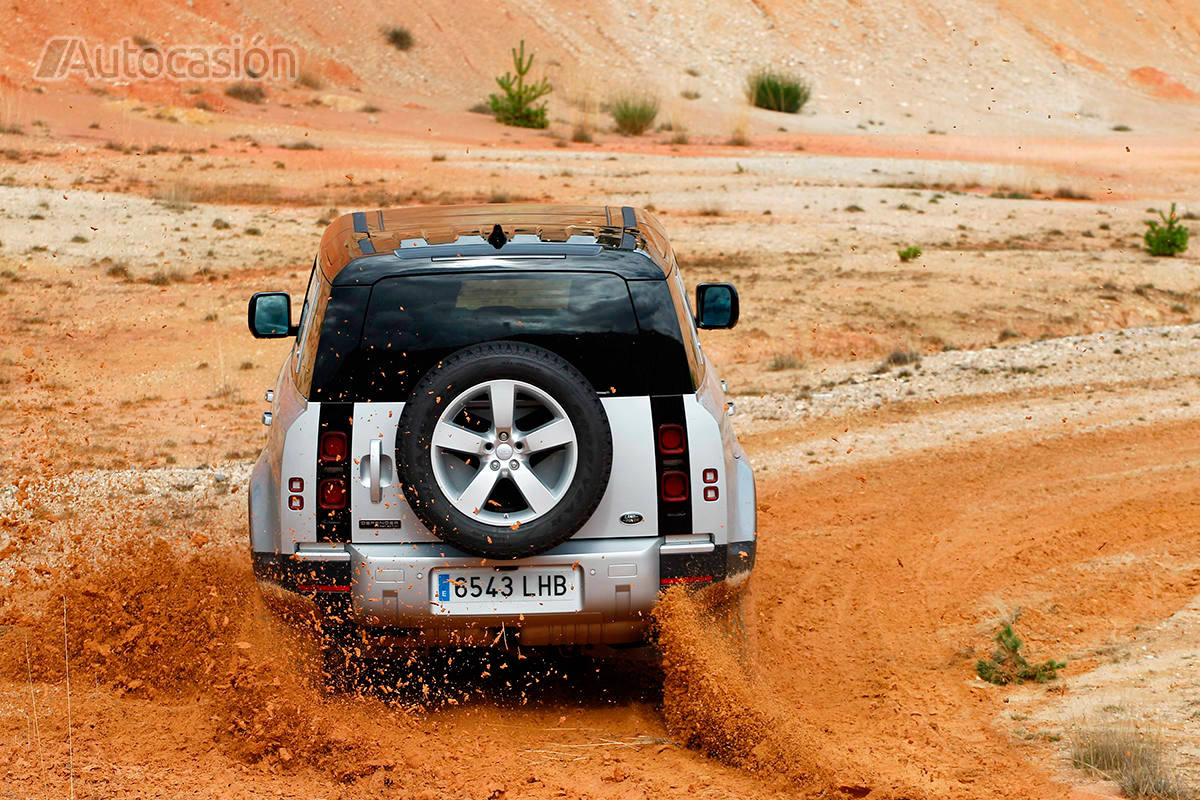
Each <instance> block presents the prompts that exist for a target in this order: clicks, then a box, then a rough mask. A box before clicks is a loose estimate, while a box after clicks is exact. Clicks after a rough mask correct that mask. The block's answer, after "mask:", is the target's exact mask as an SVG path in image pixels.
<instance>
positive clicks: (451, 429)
mask: <svg viewBox="0 0 1200 800" xmlns="http://www.w3.org/2000/svg"><path fill="white" fill-rule="evenodd" d="M399 422H400V424H399V427H398V429H397V432H396V464H397V468H398V471H399V477H400V482H401V486H402V488H403V491H404V497H405V499H406V500H408V504H409V505H410V506H411V507H412V509H413V511H414V513H416V515H417V516H418V517H419V518H420V519H421V521H422V522H424V523H425V526H426V527H427V528H429V530H430V531H432V532H433V534H434V535H435V536H437V537H438V538H439V539H441V540H442V541H444V542H446V543H447V544H450V545H453V546H454V547H457V548H458V549H460V550H463V551H466V552H468V553H472V554H474V555H477V556H483V557H485V558H505V559H507V558H520V557H522V556H528V555H533V554H536V553H541V552H543V551H545V550H549V549H550V548H552V547H554V546H555V545H557V544H561V543H562V542H564V541H566V540H567V539H569V538H571V536H572V535H573V534H574V533H575V532H576V531H578V530H579V529H580V527H582V526H583V524H584V523H585V522H587V520H588V519H589V518H590V517H591V516H592V514H593V512H595V510H596V506H598V505H599V504H600V499H601V498H602V497H603V496H604V491H605V489H606V488H607V487H608V476H609V473H610V471H611V470H612V432H611V430H610V429H609V425H608V416H607V415H606V414H605V411H604V406H603V405H602V404H601V403H600V400H599V398H598V397H597V396H596V392H595V391H594V390H593V389H592V387H591V384H590V383H589V382H588V380H587V379H586V378H584V376H583V375H582V374H581V373H580V372H579V370H577V369H576V368H575V367H573V366H572V365H571V364H570V363H569V362H567V361H566V360H565V359H563V358H561V357H560V356H558V355H556V354H554V353H552V352H550V351H549V350H545V349H543V348H541V347H535V346H534V345H530V344H525V343H522V342H507V341H501V342H488V343H485V344H478V345H473V346H471V347H466V348H464V349H462V350H459V351H458V352H456V353H454V354H452V355H450V356H449V357H447V358H446V359H444V360H443V361H441V362H440V363H439V364H438V365H437V366H435V367H434V368H433V369H431V370H430V371H429V372H428V373H427V374H426V375H425V376H424V377H423V378H421V380H420V381H419V382H418V383H417V385H416V386H415V387H414V388H413V393H412V397H411V398H409V401H408V402H407V403H406V404H405V406H404V411H403V413H401V415H400V421H399Z"/></svg>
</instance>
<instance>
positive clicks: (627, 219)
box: [621, 206, 637, 228]
mask: <svg viewBox="0 0 1200 800" xmlns="http://www.w3.org/2000/svg"><path fill="white" fill-rule="evenodd" d="M621 224H622V225H624V226H625V227H626V228H636V227H637V214H636V213H635V212H634V210H633V207H632V206H621Z"/></svg>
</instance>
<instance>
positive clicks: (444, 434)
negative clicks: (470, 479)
mask: <svg viewBox="0 0 1200 800" xmlns="http://www.w3.org/2000/svg"><path fill="white" fill-rule="evenodd" d="M486 441H487V439H485V438H484V437H482V436H480V435H479V434H478V433H476V432H475V431H470V430H467V429H466V428H464V427H462V426H460V425H455V424H453V423H450V422H446V421H444V420H443V421H441V422H439V423H438V424H437V425H436V426H434V429H433V441H432V445H433V446H434V447H440V448H442V449H443V450H452V451H454V452H455V453H470V454H472V455H477V456H478V455H483V452H484V450H483V445H484V443H485V442H486Z"/></svg>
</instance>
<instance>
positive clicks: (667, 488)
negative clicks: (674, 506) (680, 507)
mask: <svg viewBox="0 0 1200 800" xmlns="http://www.w3.org/2000/svg"><path fill="white" fill-rule="evenodd" d="M662 499H663V500H666V501H667V502H668V503H681V502H683V501H684V500H687V499H688V476H687V473H684V472H679V471H678V470H673V471H671V472H664V473H663V476H662Z"/></svg>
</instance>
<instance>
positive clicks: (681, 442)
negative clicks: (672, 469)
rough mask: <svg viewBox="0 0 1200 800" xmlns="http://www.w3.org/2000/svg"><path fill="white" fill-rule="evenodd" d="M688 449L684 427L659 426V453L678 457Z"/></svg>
mask: <svg viewBox="0 0 1200 800" xmlns="http://www.w3.org/2000/svg"><path fill="white" fill-rule="evenodd" d="M686 449H687V437H686V436H685V435H684V432H683V426H682V425H659V426H658V451H659V452H660V453H663V454H665V455H678V454H679V453H682V452H683V451H684V450H686Z"/></svg>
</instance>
